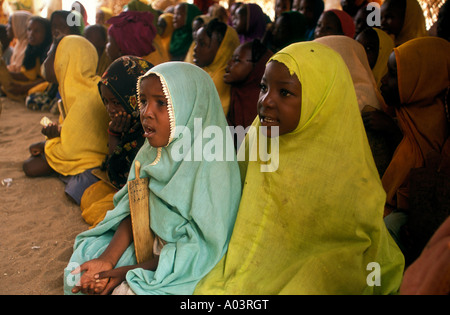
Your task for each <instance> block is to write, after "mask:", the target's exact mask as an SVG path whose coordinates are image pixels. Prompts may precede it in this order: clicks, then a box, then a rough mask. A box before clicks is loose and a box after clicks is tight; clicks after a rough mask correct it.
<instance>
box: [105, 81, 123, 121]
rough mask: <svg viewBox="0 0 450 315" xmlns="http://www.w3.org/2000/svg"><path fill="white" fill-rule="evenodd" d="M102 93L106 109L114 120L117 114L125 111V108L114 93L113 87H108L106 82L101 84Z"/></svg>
mask: <svg viewBox="0 0 450 315" xmlns="http://www.w3.org/2000/svg"><path fill="white" fill-rule="evenodd" d="M100 94H101V97H102V101H103V104H104V105H105V107H106V111H107V112H108V115H109V117H110V118H111V120H113V118H114V117H115V116H116V115H117V114H119V113H121V112H122V113H124V112H125V109H124V108H123V106H122V104H121V103H120V102H119V100H118V99H117V97H116V96H115V95H114V93H113V92H111V89H110V88H109V87H107V86H106V85H104V84H101V85H100Z"/></svg>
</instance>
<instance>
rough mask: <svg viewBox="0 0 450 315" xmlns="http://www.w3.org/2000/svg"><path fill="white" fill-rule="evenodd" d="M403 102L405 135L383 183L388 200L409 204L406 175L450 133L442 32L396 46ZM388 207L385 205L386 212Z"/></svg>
mask: <svg viewBox="0 0 450 315" xmlns="http://www.w3.org/2000/svg"><path fill="white" fill-rule="evenodd" d="M394 52H395V57H396V61H397V73H398V88H399V95H400V103H401V105H400V106H399V107H397V108H396V110H395V111H396V115H397V118H398V122H399V125H400V127H401V129H402V131H403V140H402V141H401V142H400V144H399V145H398V147H397V150H396V151H395V153H394V156H393V158H392V161H391V163H390V165H389V167H388V169H387V170H386V173H385V174H384V176H383V179H382V182H383V186H384V188H385V190H386V193H387V204H388V205H390V206H393V207H397V208H401V209H407V208H408V175H409V172H410V170H411V169H412V168H418V167H423V166H424V161H425V159H426V157H427V154H428V153H429V152H431V151H436V152H438V153H441V151H442V148H443V145H444V143H445V140H446V139H447V137H448V121H447V118H446V113H445V108H444V102H443V100H442V96H443V93H444V92H445V91H446V89H447V88H448V87H449V86H450V79H449V73H450V43H449V42H447V41H446V40H444V39H441V38H438V37H422V38H417V39H413V40H411V41H409V42H407V43H405V44H403V45H401V46H399V47H397V48H395V49H394ZM389 213H390V211H389V210H386V211H385V215H387V214H389Z"/></svg>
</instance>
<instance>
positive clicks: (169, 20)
mask: <svg viewBox="0 0 450 315" xmlns="http://www.w3.org/2000/svg"><path fill="white" fill-rule="evenodd" d="M159 18H160V19H164V21H166V28H165V29H164V32H163V33H162V34H161V35H160V37H161V45H162V48H163V49H164V51H165V53H166V54H167V55H169V48H170V40H171V39H172V34H173V14H172V13H163V14H161V15H160V16H159Z"/></svg>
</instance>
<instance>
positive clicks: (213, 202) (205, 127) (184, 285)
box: [64, 62, 241, 294]
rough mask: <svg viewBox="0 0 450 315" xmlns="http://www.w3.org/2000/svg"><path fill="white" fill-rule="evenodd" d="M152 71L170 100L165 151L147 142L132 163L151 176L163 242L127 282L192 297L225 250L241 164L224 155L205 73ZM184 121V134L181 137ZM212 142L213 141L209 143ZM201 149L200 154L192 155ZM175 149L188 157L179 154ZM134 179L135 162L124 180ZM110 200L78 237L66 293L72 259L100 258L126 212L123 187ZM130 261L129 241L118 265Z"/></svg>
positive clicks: (167, 66)
mask: <svg viewBox="0 0 450 315" xmlns="http://www.w3.org/2000/svg"><path fill="white" fill-rule="evenodd" d="M152 74H155V75H157V76H158V77H159V78H160V80H161V83H162V85H163V90H164V93H165V95H166V98H167V101H168V106H167V107H168V111H169V117H170V118H171V135H170V140H169V144H168V145H167V146H166V147H164V148H152V147H151V146H150V145H149V143H148V141H146V143H145V144H144V145H143V146H142V148H141V150H140V151H139V153H138V154H137V155H136V158H135V161H136V160H138V161H140V162H141V165H142V167H141V171H140V177H141V178H144V177H149V178H150V184H149V188H150V198H149V204H150V209H151V210H150V218H151V228H152V230H153V232H154V233H155V234H156V235H158V236H159V237H160V238H162V239H163V240H164V241H166V242H167V244H166V245H165V246H164V247H163V249H162V251H161V255H160V258H159V264H158V268H157V270H156V271H155V272H153V271H148V270H143V269H134V270H131V271H129V272H128V274H127V277H126V280H127V282H128V284H129V286H130V287H131V289H132V290H133V291H134V292H135V293H136V294H192V293H193V291H194V289H195V286H196V284H197V283H198V281H200V280H201V279H202V278H203V277H204V276H205V275H206V274H207V273H208V272H209V271H210V270H211V269H212V268H213V267H214V266H215V265H216V264H217V262H218V261H219V260H220V259H221V258H222V256H223V255H224V253H225V252H226V249H227V246H228V242H229V239H230V237H231V232H232V230H233V226H234V222H235V219H236V213H237V209H238V206H239V201H240V196H241V180H240V175H239V168H238V164H237V161H236V157H235V155H234V150H233V151H232V152H231V153H230V152H229V151H228V150H227V149H228V148H227V149H225V148H223V147H221V146H220V145H219V144H220V143H223V145H224V146H225V143H229V144H230V145H231V149H233V140H232V139H231V135H230V134H229V131H228V129H227V122H226V119H225V116H224V114H223V110H222V106H221V103H220V99H219V96H218V94H217V91H216V89H215V87H214V83H213V81H212V80H211V78H210V76H209V75H208V74H207V73H206V72H204V71H203V70H202V69H200V68H198V67H197V66H195V65H192V64H188V63H183V62H168V63H164V64H161V65H159V66H156V67H154V68H152V69H151V71H149V72H147V73H146V74H145V75H144V76H143V77H142V78H141V79H143V78H145V77H147V76H149V75H152ZM200 122H201V124H200ZM199 125H201V128H200V127H199ZM183 126H185V127H186V129H185V130H184V131H185V132H184V133H183V134H180V133H179V132H177V131H178V130H179V128H182V127H183ZM207 137H210V138H207ZM203 138H204V139H203ZM212 139H215V141H214V143H215V144H218V145H215V146H213V145H212V142H211V140H212ZM183 149H184V150H183ZM199 150H200V151H201V152H200V156H201V157H202V158H201V159H200V160H197V159H196V158H195V156H194V155H195V154H197V157H198V151H199ZM180 152H182V153H183V154H182V155H183V156H185V157H186V156H187V158H184V159H180V158H179V155H180ZM230 155H231V157H232V158H231V161H230ZM189 156H190V158H188V157H189ZM213 157H215V158H216V159H213ZM209 159H211V160H212V161H209V162H208V161H207V160H209ZM218 160H222V161H218ZM135 177H136V176H135V171H134V162H133V166H132V167H131V170H130V175H129V179H128V180H133V179H135ZM114 203H115V205H116V206H115V209H114V210H113V211H109V212H108V213H107V215H106V217H105V219H104V220H103V221H102V222H101V223H100V224H99V225H98V226H97V227H96V228H94V229H92V230H89V231H86V232H83V233H81V234H80V235H78V236H77V238H76V240H75V245H74V253H73V255H72V258H71V260H70V261H71V263H72V264H69V266H68V268H66V272H65V273H66V278H67V279H66V278H65V279H64V280H65V292H66V293H67V294H70V293H71V292H70V290H71V287H70V286H69V285H68V283H67V281H66V280H68V279H70V277H71V276H70V275H69V274H68V273H69V272H70V271H71V270H73V267H74V263H80V264H81V263H83V262H85V261H88V260H91V259H94V258H96V257H98V256H99V255H100V254H101V253H102V252H103V251H104V250H105V249H106V247H107V246H108V244H109V242H110V241H111V238H112V236H113V235H114V231H115V230H116V229H117V227H118V226H119V224H120V222H121V221H122V220H123V219H124V218H126V217H127V216H128V215H129V214H130V208H129V198H128V191H127V186H125V187H124V188H123V189H122V190H120V191H119V192H118V193H117V194H116V195H115V197H114ZM150 246H151V245H150ZM134 264H136V258H135V254H134V246H133V244H131V245H130V246H129V248H128V249H127V250H126V251H125V253H124V254H123V255H122V257H121V259H120V260H119V262H118V264H117V266H116V267H120V266H125V265H134ZM69 268H70V269H69Z"/></svg>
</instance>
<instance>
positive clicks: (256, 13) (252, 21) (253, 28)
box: [239, 3, 267, 44]
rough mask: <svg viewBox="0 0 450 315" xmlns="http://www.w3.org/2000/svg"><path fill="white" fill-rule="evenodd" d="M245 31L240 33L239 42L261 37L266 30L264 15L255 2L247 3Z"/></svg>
mask: <svg viewBox="0 0 450 315" xmlns="http://www.w3.org/2000/svg"><path fill="white" fill-rule="evenodd" d="M246 6H247V31H246V32H245V34H240V35H239V39H240V41H241V44H243V43H246V42H249V41H252V40H254V39H262V38H263V36H264V33H265V32H266V25H267V21H266V15H265V14H264V12H263V10H262V9H261V7H260V6H259V5H257V4H256V3H247V4H246Z"/></svg>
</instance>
